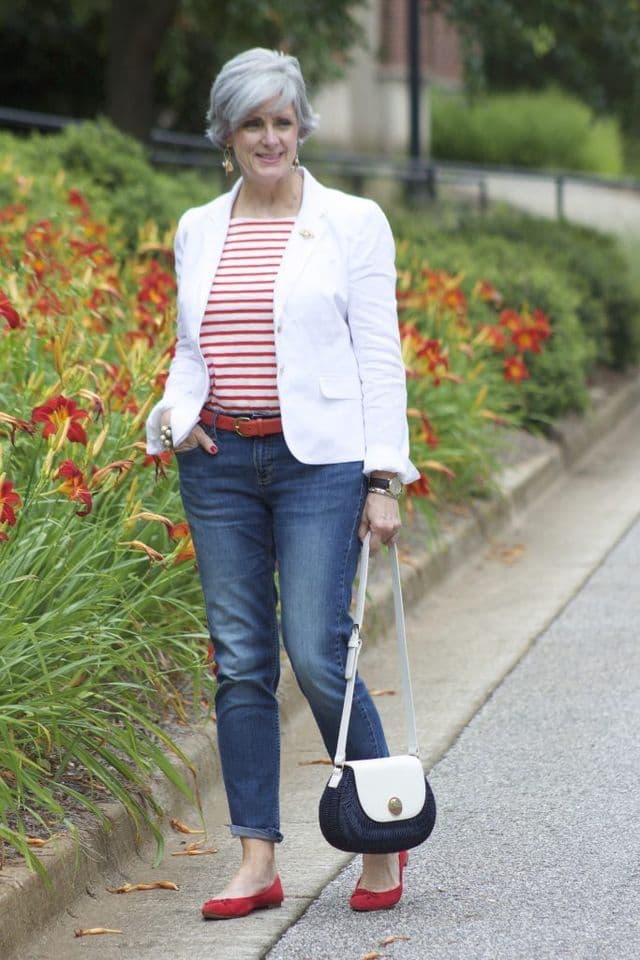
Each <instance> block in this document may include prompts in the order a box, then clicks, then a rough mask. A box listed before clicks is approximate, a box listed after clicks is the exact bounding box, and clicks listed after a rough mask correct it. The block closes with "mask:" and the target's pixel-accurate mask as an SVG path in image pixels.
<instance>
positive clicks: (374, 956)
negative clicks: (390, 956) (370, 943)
mask: <svg viewBox="0 0 640 960" xmlns="http://www.w3.org/2000/svg"><path fill="white" fill-rule="evenodd" d="M381 956H382V954H381V953H378V951H377V950H372V951H371V953H365V954H364V956H362V957H360V960H378V957H381Z"/></svg>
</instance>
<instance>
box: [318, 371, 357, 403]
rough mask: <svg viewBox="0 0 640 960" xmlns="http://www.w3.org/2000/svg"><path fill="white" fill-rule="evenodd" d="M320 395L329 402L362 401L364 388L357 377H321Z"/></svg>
mask: <svg viewBox="0 0 640 960" xmlns="http://www.w3.org/2000/svg"><path fill="white" fill-rule="evenodd" d="M320 393H321V394H322V396H323V397H326V398H327V399H328V400H361V399H362V387H361V385H360V381H359V380H358V379H357V378H355V377H335V376H328V377H320Z"/></svg>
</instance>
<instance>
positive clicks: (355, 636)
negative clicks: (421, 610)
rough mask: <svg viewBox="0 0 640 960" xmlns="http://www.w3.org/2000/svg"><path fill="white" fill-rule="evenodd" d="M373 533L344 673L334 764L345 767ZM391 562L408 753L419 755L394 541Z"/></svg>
mask: <svg viewBox="0 0 640 960" xmlns="http://www.w3.org/2000/svg"><path fill="white" fill-rule="evenodd" d="M370 536H371V534H370V533H368V534H367V535H366V537H365V538H364V541H363V544H362V550H361V553H360V566H359V579H358V592H357V594H356V609H355V615H354V622H353V629H352V631H351V637H350V638H349V643H348V649H347V663H346V666H345V671H344V676H345V680H346V681H347V687H346V690H345V694H344V704H343V706H342V717H341V719H340V730H339V733H338V744H337V746H336V755H335V759H334V765H335V766H336V767H342V765H343V764H344V762H345V752H346V747H347V733H348V731H349V720H350V719H351V706H352V704H353V690H354V687H355V682H356V671H357V666H358V656H359V655H360V650H361V647H362V634H361V628H362V618H363V616H364V602H365V595H366V590H367V575H368V572H369V540H370ZM389 562H390V565H391V584H392V587H393V607H394V612H395V624H396V637H397V641H398V657H399V660H400V677H401V681H402V700H403V703H404V713H405V723H406V727H407V741H408V753H409V754H412V755H413V756H415V757H417V756H418V755H419V754H418V735H417V732H416V716H415V711H414V707H413V692H412V689H411V675H410V673H409V657H408V654H407V634H406V630H405V622H404V607H403V604H402V588H401V586H400V564H399V563H398V550H397V548H396V545H395V543H392V544H391V545H390V546H389Z"/></svg>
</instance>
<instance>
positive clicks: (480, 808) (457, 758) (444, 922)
mask: <svg viewBox="0 0 640 960" xmlns="http://www.w3.org/2000/svg"><path fill="white" fill-rule="evenodd" d="M532 586H533V585H532ZM639 624H640V523H636V525H635V526H634V527H633V529H632V530H631V531H630V532H629V533H628V535H627V536H625V537H624V539H623V540H622V542H620V543H619V544H618V546H616V547H615V549H614V550H613V551H612V553H611V554H610V555H609V556H608V557H607V559H606V560H605V561H604V563H603V564H602V566H601V567H600V568H599V569H598V570H597V571H596V572H595V573H594V575H593V576H592V577H591V579H590V580H589V581H588V582H587V583H586V585H585V586H584V587H583V588H582V590H581V591H580V593H579V594H578V595H577V596H576V597H575V599H574V600H573V601H571V603H570V604H569V605H568V606H567V607H566V608H565V609H564V611H563V612H562V613H561V614H560V615H559V616H558V617H557V619H556V620H555V621H554V622H553V623H552V624H551V626H550V627H549V628H548V629H547V630H546V632H545V633H544V634H543V635H542V636H541V637H540V638H539V640H538V641H537V643H536V644H535V646H534V647H533V648H532V649H531V650H530V652H529V653H528V654H527V656H526V657H525V658H524V659H523V660H522V661H521V662H520V664H519V665H518V666H517V667H516V669H515V670H514V671H513V672H512V673H511V674H510V675H509V676H508V677H507V679H506V680H505V681H504V683H503V684H502V685H501V686H500V687H499V688H498V689H497V691H496V692H495V693H494V695H493V697H492V698H491V699H490V700H489V701H488V702H487V704H486V705H485V706H484V708H483V709H482V710H481V711H480V713H479V714H478V715H477V716H476V717H475V719H474V720H473V721H472V723H471V724H470V725H469V726H468V727H467V729H466V730H465V731H464V732H463V734H462V735H461V737H460V739H459V740H458V742H457V743H456V744H455V745H454V747H453V748H452V749H451V750H450V751H449V753H448V754H447V755H446V756H445V758H444V759H443V760H442V761H440V763H438V764H437V766H436V768H435V769H434V770H433V772H432V777H431V779H432V782H433V786H434V789H435V791H436V795H437V797H438V798H439V802H440V821H439V824H438V826H437V829H436V832H435V833H434V835H433V837H432V839H431V840H430V841H429V842H428V843H427V844H426V845H425V846H424V847H423V848H422V849H420V850H419V851H417V852H416V853H415V854H414V855H413V857H412V859H411V861H410V864H409V869H408V870H407V874H406V881H407V889H406V894H405V897H404V899H403V901H402V903H401V905H400V906H399V907H398V908H397V909H396V910H395V911H393V912H392V913H387V914H386V915H382V914H381V915H370V916H368V917H366V918H362V917H360V916H352V915H350V914H349V912H348V911H346V910H345V909H344V903H345V900H346V898H347V897H348V895H349V892H350V890H351V888H352V886H353V885H354V883H355V880H356V878H357V866H356V865H355V864H353V865H352V866H351V867H350V868H349V869H347V870H346V871H344V872H343V873H342V874H341V875H340V876H339V877H338V878H337V879H336V880H335V881H334V882H332V883H331V884H330V885H329V886H328V887H327V889H326V890H325V891H324V893H323V894H322V896H321V897H320V898H319V900H318V901H317V902H316V903H314V904H313V905H312V907H311V908H310V909H309V911H308V912H307V914H306V915H305V916H304V917H303V918H302V919H301V920H300V921H298V923H296V924H295V925H294V926H293V927H292V928H291V929H290V931H289V932H288V933H287V934H286V935H285V936H284V937H283V939H282V940H281V941H280V942H279V943H278V945H277V946H276V947H275V948H274V949H273V950H272V951H271V952H270V953H269V954H268V958H269V960H335V958H338V957H339V958H341V960H351V958H353V960H356V958H361V957H363V955H365V954H366V953H368V952H370V951H371V952H375V951H379V952H380V954H382V955H383V956H385V957H393V958H395V960H431V958H433V960H534V958H535V960H547V958H548V960H560V958H562V960H565V958H567V960H568V958H571V960H577V958H580V960H582V958H584V960H587V958H588V960H609V958H610V960H626V958H629V960H632V958H633V960H636V958H637V957H638V956H639V955H640V794H639V791H638V781H639V775H640V722H639V717H640V643H638V634H639ZM389 935H399V936H403V937H407V938H408V939H407V940H399V941H397V942H395V943H393V944H392V945H390V946H388V947H381V946H380V943H381V941H382V940H383V939H384V938H385V937H386V936H389Z"/></svg>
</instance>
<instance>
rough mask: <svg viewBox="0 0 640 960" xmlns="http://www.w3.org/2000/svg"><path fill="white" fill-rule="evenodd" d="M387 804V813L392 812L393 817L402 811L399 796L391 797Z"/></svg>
mask: <svg viewBox="0 0 640 960" xmlns="http://www.w3.org/2000/svg"><path fill="white" fill-rule="evenodd" d="M387 806H388V808H389V813H392V814H393V815H394V817H397V816H399V815H400V814H401V813H402V800H401V799H400V797H391V800H389V803H388V804H387Z"/></svg>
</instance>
